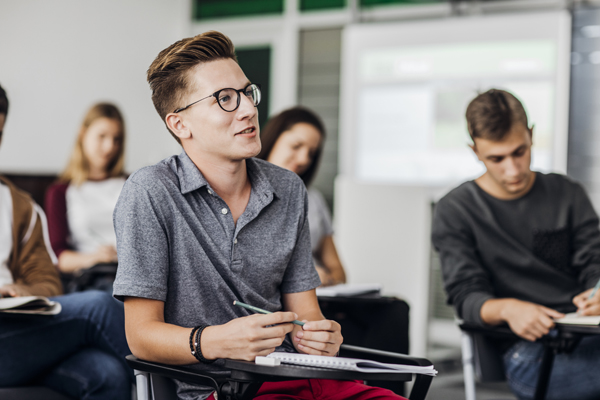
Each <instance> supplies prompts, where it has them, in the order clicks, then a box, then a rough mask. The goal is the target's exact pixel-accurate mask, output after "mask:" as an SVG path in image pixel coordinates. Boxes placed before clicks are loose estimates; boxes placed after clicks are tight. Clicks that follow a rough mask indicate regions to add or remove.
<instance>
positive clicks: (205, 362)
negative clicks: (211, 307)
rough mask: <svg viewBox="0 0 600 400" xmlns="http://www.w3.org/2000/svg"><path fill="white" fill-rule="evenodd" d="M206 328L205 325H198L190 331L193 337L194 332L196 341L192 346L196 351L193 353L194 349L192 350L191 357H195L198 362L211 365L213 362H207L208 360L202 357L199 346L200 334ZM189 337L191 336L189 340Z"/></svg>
mask: <svg viewBox="0 0 600 400" xmlns="http://www.w3.org/2000/svg"><path fill="white" fill-rule="evenodd" d="M206 328H207V326H206V325H200V326H197V327H195V328H194V330H193V331H192V335H193V333H194V331H195V332H196V340H195V341H194V346H195V348H196V350H195V351H194V349H192V355H193V356H194V357H196V360H198V361H200V362H201V363H204V364H211V363H214V362H215V360H208V359H206V358H204V356H203V355H202V347H201V346H200V339H201V338H202V332H203V331H204V329H206ZM191 337H192V336H191V335H190V338H191Z"/></svg>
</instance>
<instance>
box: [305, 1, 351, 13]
mask: <svg viewBox="0 0 600 400" xmlns="http://www.w3.org/2000/svg"><path fill="white" fill-rule="evenodd" d="M344 7H346V0H300V10H302V11H313V10H325V9H332V8H344Z"/></svg>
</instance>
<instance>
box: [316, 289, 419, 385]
mask: <svg viewBox="0 0 600 400" xmlns="http://www.w3.org/2000/svg"><path fill="white" fill-rule="evenodd" d="M318 300H319V306H320V307H321V311H322V312H323V315H324V316H325V318H327V319H332V320H334V321H337V322H339V324H340V325H341V327H342V336H344V343H345V344H350V345H355V346H362V347H367V348H371V349H377V350H383V351H391V352H394V353H400V354H408V349H409V337H408V336H409V335H408V328H409V306H408V304H407V303H406V302H405V301H403V300H401V299H397V298H395V297H388V296H381V295H380V294H379V293H370V294H363V295H357V296H318ZM373 385H374V386H379V387H383V388H386V389H390V390H392V391H394V392H396V393H399V394H404V393H405V387H404V382H399V381H383V380H382V381H378V380H374V381H373Z"/></svg>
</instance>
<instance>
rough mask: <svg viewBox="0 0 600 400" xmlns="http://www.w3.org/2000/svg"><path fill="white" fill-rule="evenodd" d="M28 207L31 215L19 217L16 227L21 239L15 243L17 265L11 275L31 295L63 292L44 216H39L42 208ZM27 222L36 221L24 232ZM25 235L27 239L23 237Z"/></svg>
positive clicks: (49, 294) (48, 295) (48, 294)
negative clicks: (51, 254)
mask: <svg viewBox="0 0 600 400" xmlns="http://www.w3.org/2000/svg"><path fill="white" fill-rule="evenodd" d="M29 209H30V215H27V216H23V217H22V218H18V220H19V221H21V222H22V225H21V226H17V227H16V229H17V231H18V232H19V233H18V237H19V239H21V240H22V242H21V243H20V245H18V246H17V248H18V252H17V254H16V255H15V256H16V263H17V265H16V267H15V268H13V271H12V272H13V278H14V279H15V284H16V285H21V286H23V287H25V288H26V289H27V290H28V291H29V292H30V293H31V294H32V295H34V296H47V297H50V296H56V295H59V294H61V293H62V284H61V283H60V278H59V276H58V270H57V269H56V267H55V266H54V262H53V261H52V257H51V256H50V253H49V249H48V248H47V247H46V244H47V242H46V241H45V240H44V224H43V223H42V218H43V215H40V213H41V210H40V213H38V211H37V210H36V207H33V206H31V207H30V208H29ZM30 221H35V224H34V226H33V229H32V231H31V232H30V233H25V231H26V230H28V229H29V227H28V225H29V222H30ZM27 236H29V237H28V238H27V239H26V240H23V239H22V238H24V237H27Z"/></svg>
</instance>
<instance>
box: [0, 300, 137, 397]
mask: <svg viewBox="0 0 600 400" xmlns="http://www.w3.org/2000/svg"><path fill="white" fill-rule="evenodd" d="M52 300H54V301H58V302H59V303H60V304H61V305H62V311H61V313H60V314H58V315H55V316H39V317H29V316H27V317H16V316H3V317H0V349H1V350H0V365H1V366H2V368H0V387H7V386H20V385H26V384H31V383H36V384H42V385H44V386H48V387H50V388H52V389H54V390H56V391H58V392H61V393H64V394H65V395H67V396H70V397H73V398H77V399H86V400H88V399H89V400H91V399H117V400H120V399H123V400H128V399H130V398H131V384H132V383H133V371H132V370H131V369H130V368H129V367H128V366H127V364H126V362H125V356H126V355H127V354H129V353H130V351H129V347H128V346H127V341H126V340H125V323H124V313H123V305H122V304H121V303H119V302H118V301H117V300H115V299H113V298H112V297H111V296H110V295H108V294H107V293H105V292H100V291H87V292H79V293H71V294H68V295H64V296H58V297H54V298H52Z"/></svg>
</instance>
